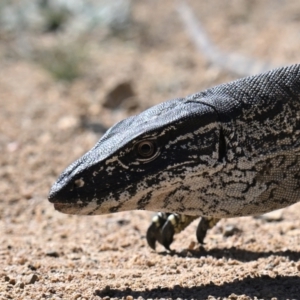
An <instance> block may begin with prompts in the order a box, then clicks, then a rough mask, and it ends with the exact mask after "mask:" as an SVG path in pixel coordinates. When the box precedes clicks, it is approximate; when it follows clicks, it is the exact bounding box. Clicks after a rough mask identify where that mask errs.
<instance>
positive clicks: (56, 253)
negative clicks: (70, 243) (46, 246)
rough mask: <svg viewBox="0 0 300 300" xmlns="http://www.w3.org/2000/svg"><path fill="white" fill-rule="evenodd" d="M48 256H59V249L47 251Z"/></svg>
mask: <svg viewBox="0 0 300 300" xmlns="http://www.w3.org/2000/svg"><path fill="white" fill-rule="evenodd" d="M46 255H47V256H51V257H59V254H58V252H57V251H48V252H46Z"/></svg>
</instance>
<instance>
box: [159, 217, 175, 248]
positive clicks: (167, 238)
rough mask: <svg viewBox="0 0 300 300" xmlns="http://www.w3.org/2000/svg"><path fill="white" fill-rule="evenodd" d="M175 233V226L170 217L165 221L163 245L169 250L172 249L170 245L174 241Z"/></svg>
mask: <svg viewBox="0 0 300 300" xmlns="http://www.w3.org/2000/svg"><path fill="white" fill-rule="evenodd" d="M174 234H175V228H174V224H173V223H172V221H171V220H170V219H169V218H168V220H167V221H166V222H165V224H164V226H163V228H162V234H161V235H162V237H161V238H162V243H161V244H162V245H163V246H164V247H165V248H166V249H167V250H169V251H172V250H171V249H170V245H171V244H172V242H173V237H174Z"/></svg>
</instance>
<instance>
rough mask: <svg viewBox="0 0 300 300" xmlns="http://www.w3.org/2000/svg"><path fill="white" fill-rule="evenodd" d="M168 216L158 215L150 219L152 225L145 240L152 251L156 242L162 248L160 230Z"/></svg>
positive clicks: (164, 214) (161, 233)
mask: <svg viewBox="0 0 300 300" xmlns="http://www.w3.org/2000/svg"><path fill="white" fill-rule="evenodd" d="M168 215H169V214H166V213H158V214H157V215H155V216H154V217H153V218H152V223H151V225H150V226H149V228H148V230H147V235H146V239H147V243H148V245H149V246H150V247H151V248H152V249H153V250H155V244H156V242H159V243H160V244H161V245H163V246H164V244H163V232H162V228H163V227H164V225H165V223H166V220H167V219H168ZM167 249H168V248H167Z"/></svg>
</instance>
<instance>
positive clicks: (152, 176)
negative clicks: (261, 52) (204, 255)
mask: <svg viewBox="0 0 300 300" xmlns="http://www.w3.org/2000/svg"><path fill="white" fill-rule="evenodd" d="M49 200H50V202H52V203H54V206H55V208H56V209H57V210H59V211H61V212H63V213H69V214H82V215H96V214H107V213H113V212H118V211H124V210H134V209H142V210H151V211H160V212H164V213H161V214H159V215H157V217H155V218H154V219H153V223H152V225H151V226H150V228H149V230H148V233H147V239H148V243H149V245H150V246H151V247H152V248H154V247H155V241H156V240H157V241H159V242H160V243H162V244H163V245H164V246H165V247H166V248H169V245H170V243H171V242H172V240H173V235H174V234H175V233H176V232H179V231H181V230H182V229H184V228H185V227H186V226H187V225H188V224H189V223H190V222H191V221H192V220H194V219H195V218H197V217H203V218H202V221H201V222H200V224H199V227H198V229H197V238H198V240H199V242H203V238H204V237H205V234H206V231H207V230H208V229H209V228H211V227H212V226H213V225H214V224H215V223H216V222H217V220H219V219H220V218H229V217H238V216H248V215H259V214H262V213H266V212H268V211H272V210H275V209H278V208H283V207H286V206H289V205H291V204H293V203H296V202H298V201H299V200H300V65H293V66H289V67H285V68H279V69H276V70H273V71H270V72H267V73H264V74H260V75H257V76H251V77H246V78H243V79H239V80H236V81H233V82H231V83H227V84H222V85H219V86H216V87H213V88H211V89H208V90H206V91H203V92H200V93H197V94H194V95H191V96H188V97H186V98H179V99H175V100H171V101H167V102H164V103H161V104H159V105H157V106H154V107H152V108H150V109H148V110H146V111H144V112H142V113H141V114H139V115H136V116H133V117H130V118H128V119H125V120H123V121H121V122H119V123H118V124H116V125H115V126H113V127H112V128H110V129H109V130H108V131H107V132H106V134H105V135H104V136H103V137H102V138H101V139H100V141H99V142H98V143H97V144H96V145H95V147H94V148H93V149H91V150H90V151H89V152H87V153H86V154H85V155H84V156H82V157H81V158H80V159H79V160H77V161H76V162H74V163H73V164H72V165H70V166H69V167H68V168H67V169H66V170H65V171H64V172H63V173H62V175H61V176H60V177H59V179H58V181H57V182H56V183H55V184H54V185H53V187H52V189H51V191H50V194H49ZM212 220H213V221H212Z"/></svg>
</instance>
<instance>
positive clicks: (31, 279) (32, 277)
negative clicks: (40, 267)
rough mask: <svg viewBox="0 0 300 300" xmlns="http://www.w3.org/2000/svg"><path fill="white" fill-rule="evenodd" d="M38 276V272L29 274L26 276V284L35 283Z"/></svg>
mask: <svg viewBox="0 0 300 300" xmlns="http://www.w3.org/2000/svg"><path fill="white" fill-rule="evenodd" d="M38 279H39V278H38V276H37V275H36V274H31V275H28V276H27V278H26V284H33V283H35V282H36V281H37V280H38Z"/></svg>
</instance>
